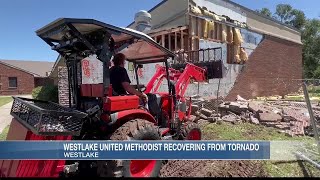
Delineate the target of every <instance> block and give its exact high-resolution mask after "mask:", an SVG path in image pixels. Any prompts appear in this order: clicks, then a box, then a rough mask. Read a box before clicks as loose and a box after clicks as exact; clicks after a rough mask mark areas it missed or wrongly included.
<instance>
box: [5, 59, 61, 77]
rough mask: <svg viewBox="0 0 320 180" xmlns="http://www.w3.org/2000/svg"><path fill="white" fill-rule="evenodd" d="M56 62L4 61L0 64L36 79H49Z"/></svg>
mask: <svg viewBox="0 0 320 180" xmlns="http://www.w3.org/2000/svg"><path fill="white" fill-rule="evenodd" d="M54 63H55V62H48V61H23V60H3V59H0V64H4V65H6V66H9V67H12V68H15V69H18V70H21V71H24V72H26V73H29V74H32V75H33V76H35V77H47V75H48V74H47V72H50V71H51V69H52V67H53V65H54Z"/></svg>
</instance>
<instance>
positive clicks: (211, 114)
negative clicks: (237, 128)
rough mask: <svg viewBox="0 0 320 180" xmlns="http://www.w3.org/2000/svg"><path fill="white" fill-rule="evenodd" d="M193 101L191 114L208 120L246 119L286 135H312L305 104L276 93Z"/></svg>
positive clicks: (317, 112)
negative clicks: (249, 98)
mask: <svg viewBox="0 0 320 180" xmlns="http://www.w3.org/2000/svg"><path fill="white" fill-rule="evenodd" d="M196 102H201V103H198V104H197V106H195V105H193V106H194V107H192V108H193V111H192V112H193V115H194V116H196V117H197V118H198V119H202V120H206V121H207V122H208V123H217V124H220V123H221V121H225V122H229V123H233V124H237V123H239V122H249V123H252V124H257V125H258V124H259V125H263V126H267V127H272V128H276V129H278V130H279V132H281V133H285V134H286V135H288V136H290V137H291V136H303V135H310V136H312V135H313V131H312V128H311V124H310V115H309V113H308V110H307V106H306V103H301V102H292V101H285V100H282V99H281V97H280V96H273V97H268V98H258V99H255V100H246V99H244V98H242V97H241V96H238V97H237V99H236V101H234V102H223V101H216V100H212V101H207V100H204V99H200V100H199V99H196ZM210 103H211V104H210ZM193 104H194V103H193ZM217 109H218V112H217V111H216V110H217ZM196 110H197V111H196ZM313 110H314V115H315V118H316V119H317V120H318V121H319V122H318V124H319V129H320V107H319V106H318V105H313Z"/></svg>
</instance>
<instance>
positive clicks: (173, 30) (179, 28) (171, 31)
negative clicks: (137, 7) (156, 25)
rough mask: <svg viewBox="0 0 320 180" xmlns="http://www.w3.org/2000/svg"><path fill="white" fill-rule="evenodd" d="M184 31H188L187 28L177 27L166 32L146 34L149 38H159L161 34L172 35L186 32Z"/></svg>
mask: <svg viewBox="0 0 320 180" xmlns="http://www.w3.org/2000/svg"><path fill="white" fill-rule="evenodd" d="M186 29H188V26H183V27H178V28H174V29H167V30H163V31H159V32H154V33H148V35H149V36H150V37H154V36H161V35H163V34H170V33H174V32H180V31H183V30H186Z"/></svg>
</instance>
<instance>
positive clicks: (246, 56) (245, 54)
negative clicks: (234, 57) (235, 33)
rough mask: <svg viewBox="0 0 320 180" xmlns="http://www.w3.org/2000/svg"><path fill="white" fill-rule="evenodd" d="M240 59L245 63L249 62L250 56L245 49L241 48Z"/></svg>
mask: <svg viewBox="0 0 320 180" xmlns="http://www.w3.org/2000/svg"><path fill="white" fill-rule="evenodd" d="M240 58H241V60H243V61H244V62H246V61H248V54H247V52H246V51H245V49H244V48H241V50H240Z"/></svg>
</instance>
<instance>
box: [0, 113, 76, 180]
mask: <svg viewBox="0 0 320 180" xmlns="http://www.w3.org/2000/svg"><path fill="white" fill-rule="evenodd" d="M7 140H26V141H28V140H33V141H37V140H71V136H39V135H35V134H33V133H32V132H31V131H29V130H28V129H27V128H25V127H24V126H23V125H21V124H20V123H19V122H18V121H17V120H16V119H14V118H13V119H12V122H11V125H10V129H9V132H8V135H7ZM64 164H65V161H64V160H1V161H0V177H59V173H60V172H62V171H63V165H64Z"/></svg>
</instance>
